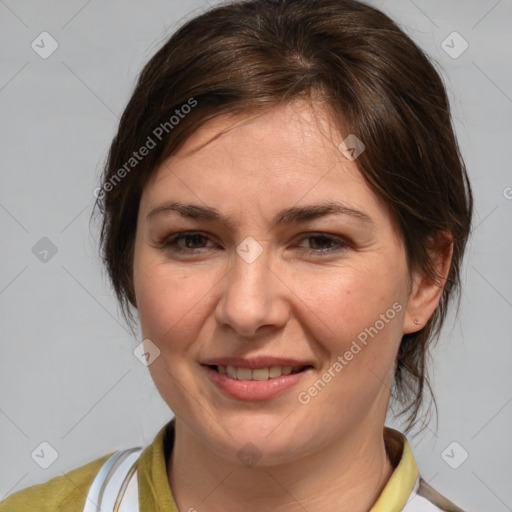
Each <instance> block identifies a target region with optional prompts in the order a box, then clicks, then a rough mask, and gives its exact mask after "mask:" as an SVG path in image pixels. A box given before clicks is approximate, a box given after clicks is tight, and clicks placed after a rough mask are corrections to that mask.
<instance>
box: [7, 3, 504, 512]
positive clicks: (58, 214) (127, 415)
mask: <svg viewBox="0 0 512 512" xmlns="http://www.w3.org/2000/svg"><path fill="white" fill-rule="evenodd" d="M373 4H374V5H375V6H377V7H380V8H381V9H383V10H384V11H385V12H387V13H388V14H390V15H391V16H392V17H393V18H394V19H395V20H397V21H398V22H399V23H400V24H401V25H402V26H404V27H405V29H406V31H407V32H408V33H409V35H411V36H412V37H413V39H415V40H416V41H417V42H418V43H419V44H420V45H421V46H422V47H423V48H424V49H425V50H426V51H427V52H428V53H429V54H430V55H431V56H432V57H433V58H434V59H435V60H436V61H437V62H438V64H439V67H440V69H442V74H443V77H444V79H445V83H446V85H447V88H448V90H449V94H450V98H451V102H452V109H453V116H454V124H455V127H456V130H457V134H458V137H459V141H460V144H461V148H462V152H463V154H464V156H465V160H466V163H467V166H468V170H469V174H470V177H471V179H472V183H473V187H474V192H475V199H476V210H477V211H476V218H475V223H474V226H475V229H474V235H473V238H472V240H471V243H470V246H469V249H468V254H467V259H466V261H465V266H464V272H463V278H464V292H463V295H462V301H461V309H460V314H459V317H458V318H457V320H455V321H454V315H452V316H451V317H450V318H449V321H448V322H447V324H446V326H445V328H444V330H443V333H442V336H441V339H440V342H439V344H438V346H437V349H436V350H435V351H434V354H433V355H434V358H433V359H434V370H435V374H434V391H435V392H436V396H437V399H438V404H439V413H440V422H439V428H438V430H437V431H436V430H435V425H433V424H432V425H431V426H430V429H427V430H426V431H425V432H424V433H423V434H421V435H419V436H418V437H416V438H414V439H411V444H412V447H413V451H414V453H415V456H416V459H417V460H418V463H419V465H420V469H421V471H422V474H423V476H424V477H425V479H426V480H427V481H429V482H430V483H431V485H433V486H434V487H435V488H437V489H438V490H439V491H440V492H443V493H445V494H447V495H448V496H449V497H450V498H451V499H452V500H453V501H455V502H456V503H457V504H459V506H461V507H463V508H465V509H467V510H468V511H470V512H472V511H478V510H486V511H488V510H492V511H493V512H501V511H507V510H512V487H511V485H510V482H511V481H512V465H511V464H510V460H512V435H511V431H512V428H511V427H512V403H511V402H512V378H511V366H512V363H511V361H512V344H511V343H510V338H511V334H510V333H511V331H512V314H511V313H512V311H511V308H512V272H511V271H510V262H511V252H512V251H511V249H512V237H511V236H510V234H511V217H512V200H511V199H510V198H511V197H512V188H507V187H512V175H511V173H510V164H509V162H510V156H509V155H510V141H511V140H512V133H511V131H512V130H511V128H512V126H511V111H512V99H511V96H512V72H511V68H510V59H509V54H510V48H511V47H512V37H511V35H510V30H509V28H510V21H511V15H512V2H511V1H510V0H500V1H496V0H485V1H477V0H472V1H449V2H448V1H441V0H436V1H429V2H427V1H425V0H415V1H414V2H413V1H411V0H401V1H399V0H393V1H380V2H373ZM206 7H207V4H206V3H205V2H202V1H199V0H196V1H186V2H185V1H169V0H167V1H163V0H151V1H145V2H142V1H139V2H136V1H134V0H130V1H126V0H125V1H120V0H118V1H105V0H103V1H100V0H92V1H88V2H87V1H67V2H63V1H62V2H57V1H56V0H55V1H50V0H44V1H41V0H37V1H36V0H30V1H29V0H21V1H14V0H0V40H1V45H0V52H1V60H0V62H1V75H0V111H1V117H0V140H1V148H2V149H1V171H0V172H1V177H2V186H1V188H0V221H1V237H2V245H1V247H2V259H1V262H2V263H1V267H0V315H1V318H0V325H1V328H2V334H1V337H0V343H1V354H2V357H1V358H0V460H1V466H0V499H1V498H3V497H5V496H6V495H8V494H10V493H12V492H14V491H16V490H19V489H22V488H24V487H27V486H29V485H32V484H36V483H40V482H44V481H47V480H48V479H50V478H52V477H54V476H56V475H59V474H62V472H66V471H69V470H70V469H72V468H75V467H78V466H80V465H82V464H85V463H86V462H89V461H91V460H93V459H95V458H98V457H101V456H103V455H105V454H107V453H109V452H111V451H114V450H116V449H120V448H127V447H131V446H134V445H147V444H149V443H150V442H151V441H152V440H153V437H154V435H155V434H156V432H157V431H158V430H159V429H160V428H161V426H162V425H163V424H164V423H165V422H166V421H168V420H169V419H170V418H171V417H172V413H171V412H170V411H169V409H168V408H167V406H166V405H165V403H164V402H163V401H162V399H161V398H160V396H159V394H158V392H157V390H156V388H155V386H154V384H153V382H152V380H151V378H150V376H149V372H148V370H147V368H146V367H145V366H144V365H142V364H141V363H140V362H139V361H138V359H136V358H135V356H134V355H133V349H134V348H135V347H136V346H137V345H138V343H139V342H140V339H139V340H137V339H133V337H132V336H131V335H130V334H129V333H128V332H127V330H126V329H125V327H124V324H123V321H122V319H121V317H120V315H119V312H118V309H117V305H116V302H115V300H114V298H113V295H112V292H111V290H110V289H109V287H108V284H107V282H106V279H105V278H104V276H103V274H102V271H101V267H100V263H99V258H98V256H97V249H96V247H97V243H96V239H97V227H95V226H96V225H95V224H92V225H91V227H90V226H89V217H90V214H91V209H92V205H93V201H94V197H93V190H94V189H95V187H96V186H97V179H98V176H99V173H100V170H101V166H102V164H103V162H104V159H105V156H106V152H107V149H108V146H109V143H110V140H111V138H112V136H113V135H114V133H115V129H116V123H117V122H118V118H119V116H120V114H121V113H122V110H123V108H124V106H125V104H126V102H127V100H128V98H129V95H130V92H131V90H132V88H133V86H134V83H135V79H136V76H137V74H138V72H139V71H140V69H141V66H142V64H143V63H144V62H145V61H147V59H148V58H149V57H150V56H151V55H152V54H153V53H154V51H155V50H156V49H157V47H158V46H159V45H160V43H161V42H162V41H163V40H164V38H165V37H166V36H167V35H168V34H170V32H172V31H173V30H174V29H175V28H176V26H177V25H178V24H180V23H181V22H182V21H183V20H184V19H188V18H189V17H191V16H193V15H194V14H196V13H198V12H200V11H202V10H203V9H204V8H206ZM43 31H47V32H49V33H50V34H51V36H52V37H53V38H54V39H55V40H56V41H57V42H58V45H59V47H58V49H57V50H56V51H55V52H54V53H53V54H52V55H51V56H49V57H48V58H47V59H43V58H41V57H40V56H39V55H38V54H37V53H36V52H35V51H34V50H33V49H32V48H31V43H32V41H34V40H36V42H37V40H40V39H36V38H38V36H39V34H40V33H41V32H43ZM453 31H457V32H458V33H460V34H461V36H462V37H463V38H464V39H465V40H466V41H467V42H468V43H469V48H468V49H467V50H466V51H465V52H464V53H463V54H462V55H460V56H459V57H458V58H456V59H455V58H452V57H450V56H449V55H448V54H447V53H446V52H445V51H444V49H443V47H442V42H443V40H445V39H446V37H447V36H448V35H449V34H451V33H452V32H453ZM448 41H450V40H448ZM450 44H452V43H451V42H450ZM453 44H454V45H455V50H457V49H460V44H459V43H458V42H456V41H455V42H454V43H453ZM457 45H459V46H457ZM46 48H48V45H46ZM43 237H48V238H49V239H50V240H51V242H52V243H53V244H54V245H55V246H56V248H57V253H56V254H55V255H53V256H52V253H51V252H49V253H48V255H47V257H46V258H47V261H40V259H39V258H38V257H36V255H35V254H34V253H33V250H32V248H33V247H34V245H35V244H36V243H37V242H38V241H39V240H40V239H41V238H43ZM40 243H43V244H44V242H40ZM38 247H39V246H36V248H38ZM43 249H44V247H43ZM43 249H41V248H39V250H43ZM35 252H36V253H37V251H35ZM40 257H42V255H40ZM395 426H397V424H395ZM398 426H399V425H398ZM44 441H46V442H48V443H49V444H50V445H51V446H52V447H53V448H54V449H55V450H56V451H57V452H58V455H59V456H58V458H57V459H56V460H55V462H53V464H51V465H50V466H49V467H48V468H47V469H42V468H41V467H40V466H39V465H38V464H36V462H35V461H34V460H33V458H32V457H31V453H32V452H34V450H36V448H37V449H38V450H36V453H41V447H40V443H41V442H44ZM454 441H456V442H457V443H458V444H457V445H452V446H451V447H450V448H449V449H448V451H447V452H444V450H445V448H446V447H448V446H449V445H450V443H452V442H454ZM44 446H45V445H43V447H44ZM452 449H453V451H452ZM463 450H465V451H467V452H468V454H469V456H468V458H467V460H465V461H464V462H463V463H462V464H461V465H460V466H459V467H458V469H452V467H450V466H449V465H448V464H447V462H446V460H449V461H450V463H451V464H452V465H455V464H457V463H460V461H461V460H462V458H463V455H464V451H463ZM43 451H44V450H43ZM443 452H444V453H445V456H444V458H443V457H442V455H441V454H442V453H443ZM44 453H49V452H48V450H46V451H44ZM446 453H447V454H448V455H449V458H447V456H446ZM45 456H46V455H45ZM34 458H35V459H37V457H35V456H34Z"/></svg>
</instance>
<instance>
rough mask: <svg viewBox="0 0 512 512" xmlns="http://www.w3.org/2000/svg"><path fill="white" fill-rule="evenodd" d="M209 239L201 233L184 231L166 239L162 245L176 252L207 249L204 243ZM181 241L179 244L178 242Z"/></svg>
mask: <svg viewBox="0 0 512 512" xmlns="http://www.w3.org/2000/svg"><path fill="white" fill-rule="evenodd" d="M208 240H210V239H209V238H208V237H207V236H205V235H204V234H203V233H197V232H184V233H178V234H177V235H176V236H174V237H173V238H171V239H170V240H168V241H167V242H165V243H164V247H166V248H168V249H170V250H172V251H178V252H188V251H191V252H197V251H201V250H202V249H209V247H205V243H206V242H207V241H208ZM182 241H183V243H184V245H183V243H182V244H181V245H179V244H180V242H182Z"/></svg>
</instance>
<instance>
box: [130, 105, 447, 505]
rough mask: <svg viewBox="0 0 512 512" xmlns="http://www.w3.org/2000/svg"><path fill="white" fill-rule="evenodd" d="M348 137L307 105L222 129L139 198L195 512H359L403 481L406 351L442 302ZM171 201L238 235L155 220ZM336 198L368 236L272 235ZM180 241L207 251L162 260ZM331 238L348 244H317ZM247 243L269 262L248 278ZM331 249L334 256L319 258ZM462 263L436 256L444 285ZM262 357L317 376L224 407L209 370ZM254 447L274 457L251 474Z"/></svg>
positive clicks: (185, 493)
mask: <svg viewBox="0 0 512 512" xmlns="http://www.w3.org/2000/svg"><path fill="white" fill-rule="evenodd" d="M221 130H222V131H224V132H225V133H223V134H221V135H220V136H219V137H217V138H215V139H214V140H211V139H212V138H213V137H214V136H215V135H218V134H219V132H220V131H221ZM343 139H344V137H342V136H341V135H340V134H339V133H338V132H337V131H336V130H335V129H334V128H333V127H332V125H331V124H330V123H329V121H328V119H327V117H326V116H325V115H324V114H323V111H322V109H321V108H320V107H318V106H317V108H316V109H315V111H312V109H311V106H310V104H309V103H308V102H306V101H304V100H298V101H295V102H293V103H288V104H286V105H283V106H279V107H275V108H273V109H271V110H268V111H266V112H265V113H263V114H260V115H258V116H256V117H255V116H252V117H250V118H249V117H245V118H237V119H233V118H229V117H227V116H219V117H217V118H215V119H213V120H211V121H209V122H208V123H206V124H205V125H203V127H202V128H200V129H199V130H197V131H196V132H195V133H194V134H193V135H192V136H191V137H190V138H189V139H188V140H187V142H186V143H185V145H184V146H183V147H182V148H181V149H180V151H179V152H178V153H177V154H175V155H173V156H171V157H170V158H169V159H168V160H167V161H165V162H164V163H163V164H162V165H161V166H160V167H159V168H158V169H156V170H155V172H154V174H153V175H152V178H151V180H150V181H149V183H148V184H147V185H146V187H145V189H144V190H143V194H142V197H141V202H140V208H139V216H138V222H137V231H136V240H135V251H134V273H133V279H134V291H135V299H136V305H137V309H138V312H139V318H140V323H141V328H142V333H143V336H144V338H147V339H150V340H151V341H152V343H154V344H155V345H156V346H157V347H158V348H159V350H160V351H161V352H160V355H159V357H158V358H156V359H155V361H154V362H153V363H152V364H151V365H150V366H149V369H150V372H151V375H152V378H153V380H154V382H155V385H156V386H157V389H158V390H159V392H160V394H161V396H162V398H163V399H164V401H165V402H166V403H167V404H168V406H169V407H170V408H171V410H172V411H173V412H174V414H175V415H176V437H175V445H174V449H173V452H172V455H171V457H170V460H168V461H167V468H168V478H169V483H170V486H171V489H172V492H173V496H174V499H175V501H176V503H177V505H178V507H179V509H180V510H181V511H188V510H189V509H190V508H192V507H194V508H195V509H197V510H198V511H210V512H216V511H221V510H222V511H225V510H239V509H240V507H241V506H242V505H243V509H244V510H245V511H247V512H252V511H261V510H279V511H286V512H288V511H296V510H304V509H306V510H307V511H308V512H317V511H322V512H326V511H331V510H332V511H334V510H336V511H337V512H343V511H345V510H346V511H349V510H350V512H358V511H361V512H362V511H367V510H369V508H371V506H372V505H373V503H374V502H375V501H376V499H377V498H378V496H379V495H380V493H381V491H382V489H383V488H384V486H385V485H386V483H387V481H388V479H389V477H390V476H391V473H392V471H393V467H392V466H391V463H390V462H389V460H388V458H387V455H386V451H385V448H384V441H383V425H384V421H385V416H386V411H387V407H388V401H389V397H390V388H391V385H392V377H393V369H394V363H395V358H396V353H397V350H398V347H399V344H400V340H401V337H402V335H403V334H404V333H409V332H414V331H417V330H418V329H420V328H421V326H422V325H424V323H425V322H426V321H427V320H428V318H429V317H430V316H431V314H432V313H433V311H434V310H435V308H436V307H437V305H438V302H439V299H440V296H441V292H442V287H441V286H439V285H438V284H435V283H433V282H431V281H430V280H428V279H426V278H423V277H422V276H421V275H419V274H417V273H412V275H411V274H410V273H409V269H408V268H407V263H406V254H405V249H404V245H403V243H402V240H401V237H400V236H399V235H398V234H397V232H396V231H395V228H394V225H393V221H392V218H391V217H390V214H389V212H388V210H387V207H386V205H385V204H384V202H383V201H382V200H381V199H380V198H379V197H378V196H377V195H376V194H375V193H374V192H373V191H372V189H371V188H370V187H369V186H368V185H367V184H366V182H365V181H364V179H363V178H362V176H361V174H360V172H359V171H358V169H357V165H356V164H357V162H356V161H354V162H353V161H350V160H348V159H347V158H345V157H344V156H343V155H342V154H341V152H340V151H339V149H338V147H337V146H338V144H339V143H340V142H341V141H342V140H343ZM197 148H200V149H197ZM194 149H196V151H192V150H194ZM169 200H176V201H180V202H183V203H195V204H199V205H203V206H205V205H206V206H210V207H215V208H217V209H218V210H219V211H220V212H221V213H222V214H224V215H230V216H232V218H233V222H234V223H235V225H234V226H233V228H232V229H229V228H227V227H226V226H224V225H223V224H219V223H217V222H211V221H205V220H193V219H187V218H182V217H181V216H180V215H178V214H176V213H172V212H168V213H167V214H161V215H154V216H152V217H151V219H150V220H148V219H147V215H148V213H149V212H150V211H151V210H153V209H154V208H156V207H157V206H159V205H161V204H162V203H164V202H166V201H169ZM324 200H336V201H340V202H342V203H343V204H345V205H347V206H349V207H351V208H353V209H357V210H359V211H362V212H364V213H365V214H366V215H368V216H369V217H370V219H371V222H363V221H361V220H359V219H357V218H353V217H350V216H348V215H335V214H334V215H332V214H331V215H328V216H325V217H321V218H317V219H314V220H310V221H307V222H302V223H294V224H290V225H282V226H276V227H273V226H272V223H271V219H272V217H273V216H274V214H275V213H276V212H278V211H279V210H281V209H283V208H287V207H291V206H304V205H306V204H315V203H318V202H320V201H324ZM184 231H200V232H201V234H203V235H204V238H201V237H200V238H199V239H195V240H194V239H192V240H190V239H189V241H188V242H186V241H184V240H181V241H180V242H179V243H178V244H177V247H181V248H182V249H184V250H185V251H188V252H181V253H180V252H178V251H177V250H176V249H173V247H172V246H167V247H165V245H164V244H165V242H166V241H170V240H172V238H173V236H172V235H174V234H176V233H179V232H184ZM319 233H320V234H325V235H326V236H331V237H334V239H335V240H334V242H329V240H327V241H326V240H322V239H320V240H318V239H316V238H315V239H311V238H309V237H310V236H311V235H312V234H314V235H318V234H319ZM248 236H250V237H253V238H254V239H255V240H256V241H257V242H258V243H259V244H260V246H261V247H262V249H263V252H262V253H261V255H260V256H259V257H258V258H257V259H256V260H255V261H254V262H252V263H247V262H246V261H245V260H244V259H243V258H241V257H240V256H239V255H238V254H237V252H236V248H237V246H238V245H239V244H241V242H242V241H243V240H244V239H245V238H246V237H248ZM336 239H342V240H345V243H346V245H345V246H341V247H340V246H337V245H336ZM187 244H188V245H187ZM329 247H334V248H335V249H337V250H331V252H328V253H326V254H323V255H322V253H321V250H322V249H323V250H325V249H326V248H329ZM450 259H451V246H450V247H449V249H447V250H446V251H444V252H442V253H440V255H439V257H438V259H437V262H438V265H437V269H438V271H439V272H440V274H441V275H442V276H446V275H447V272H448V268H449V263H450ZM394 303H399V304H400V305H402V309H401V311H400V312H397V313H396V315H395V316H394V318H393V319H392V320H390V321H389V322H388V323H386V324H385V326H384V328H382V329H381V330H380V331H379V332H378V335H376V336H374V337H373V338H372V339H370V341H369V342H368V344H367V345H366V346H365V347H364V348H363V350H361V351H360V352H359V353H358V354H357V355H355V356H354V358H353V359H352V360H351V361H350V362H349V364H347V366H345V367H344V368H343V370H342V372H340V373H339V374H338V375H337V376H336V377H335V378H333V379H332V380H331V382H329V383H328V385H327V386H325V388H324V389H322V390H321V392H320V393H318V395H317V396H315V397H314V398H312V400H311V401H310V403H308V404H307V405H303V404H301V403H299V401H298V400H297V395H298V393H299V392H300V391H305V390H307V389H308V388H309V387H310V386H312V384H313V383H314V382H315V381H317V380H318V379H319V378H320V377H321V376H322V374H324V372H325V371H327V369H328V368H329V367H331V366H332V364H333V362H334V361H336V358H337V357H338V356H340V355H343V354H344V353H345V352H346V351H347V350H348V349H349V347H350V345H351V343H352V341H353V340H354V339H356V337H357V335H358V334H359V333H361V332H362V331H364V329H365V328H368V327H370V326H373V325H375V323H376V321H377V320H378V319H379V318H380V317H379V315H381V314H383V313H385V312H386V311H387V310H389V309H390V308H392V305H393V304H394ZM415 319H418V320H419V321H420V325H416V324H415V323H414V320H415ZM262 354H264V355H272V356H281V357H293V358H296V359H299V360H301V361H302V360H304V361H308V362H312V364H314V369H313V370H312V371H310V372H308V373H307V374H305V375H304V376H303V378H302V380H301V381H300V382H299V384H297V385H296V386H294V387H292V388H291V389H288V390H286V391H285V392H284V393H281V394H280V395H278V396H276V397H274V398H272V399H269V400H259V401H242V400H237V399H234V398H229V397H226V396H225V395H223V394H222V393H221V392H220V391H219V390H218V389H217V388H216V387H215V385H214V384H212V383H211V381H210V380H209V379H208V378H207V376H206V373H205V371H204V368H203V367H202V366H201V365H200V361H202V360H204V359H205V358H207V357H220V356H231V355H235V356H245V357H252V356H256V355H262ZM248 442H251V443H252V444H253V445H255V446H256V447H257V449H258V450H259V452H260V455H261V458H260V459H259V460H258V461H257V463H256V464H255V465H254V466H252V467H247V466H245V465H244V464H243V463H242V462H241V461H240V460H239V459H238V457H237V453H238V451H239V450H240V449H241V448H242V447H243V446H244V445H245V444H246V443H248Z"/></svg>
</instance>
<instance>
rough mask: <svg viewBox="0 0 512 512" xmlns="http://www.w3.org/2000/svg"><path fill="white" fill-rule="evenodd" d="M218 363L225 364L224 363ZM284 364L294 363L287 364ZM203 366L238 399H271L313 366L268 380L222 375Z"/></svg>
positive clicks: (217, 382) (220, 384)
mask: <svg viewBox="0 0 512 512" xmlns="http://www.w3.org/2000/svg"><path fill="white" fill-rule="evenodd" d="M274 361H275V359H274ZM212 364H215V363H212ZM218 364H221V365H223V364H224V363H218ZM228 366H236V365H228ZM240 366H242V365H240ZM270 366H272V365H270ZM283 366H292V365H291V364H290V365H288V364H287V365H283ZM293 366H302V365H293ZM257 367H258V366H255V368H257ZM263 367H264V366H263ZM202 368H203V369H204V371H205V373H206V375H207V377H208V378H209V379H210V381H211V382H213V383H214V384H215V386H216V387H217V388H218V389H219V390H220V391H221V392H222V393H224V394H225V395H227V396H228V397H230V398H235V399H237V400H269V399H270V398H274V397H275V396H277V395H279V394H281V393H283V392H284V391H286V390H287V389H290V388H291V387H293V386H295V385H296V384H298V383H299V381H300V380H301V379H302V378H303V377H304V375H306V374H308V373H309V372H310V371H311V370H312V368H306V369H305V370H303V371H302V372H299V373H292V374H290V375H281V376H280V377H274V378H272V379H268V380H235V379H232V378H230V377H228V376H227V375H222V374H221V373H219V372H217V371H216V370H213V369H212V368H210V367H209V366H206V365H202Z"/></svg>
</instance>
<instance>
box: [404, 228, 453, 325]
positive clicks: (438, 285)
mask: <svg viewBox="0 0 512 512" xmlns="http://www.w3.org/2000/svg"><path fill="white" fill-rule="evenodd" d="M430 242H431V249H430V250H429V254H430V257H431V261H432V271H433V272H432V274H433V275H425V274H421V273H420V272H416V273H414V275H413V284H412V290H411V294H410V296H409V300H408V303H407V307H406V311H405V317H404V326H403V333H404V334H409V333H413V332H417V331H419V330H420V329H421V328H422V327H423V326H424V325H425V324H426V323H427V322H428V320H429V318H430V317H431V316H432V314H433V313H434V311H435V310H436V308H437V306H438V305H439V301H440V300H441V296H442V294H443V290H444V286H445V284H446V280H447V278H448V275H449V272H450V268H451V261H452V256H453V237H452V235H451V233H449V232H448V231H440V232H438V233H437V234H436V235H435V236H433V237H431V238H430Z"/></svg>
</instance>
